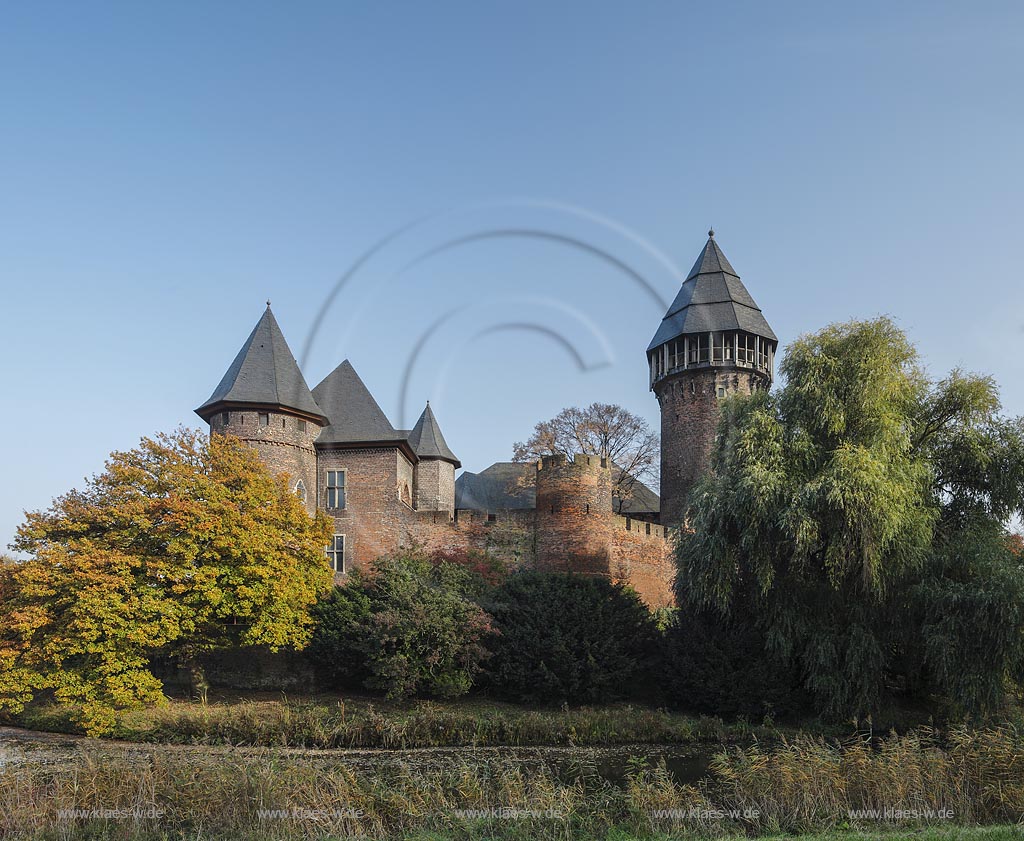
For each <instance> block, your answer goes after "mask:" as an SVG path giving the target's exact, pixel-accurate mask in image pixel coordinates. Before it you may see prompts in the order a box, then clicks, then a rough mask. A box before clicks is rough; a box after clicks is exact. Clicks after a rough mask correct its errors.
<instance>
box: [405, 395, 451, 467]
mask: <svg viewBox="0 0 1024 841" xmlns="http://www.w3.org/2000/svg"><path fill="white" fill-rule="evenodd" d="M409 446H410V447H412V450H413V452H414V453H416V455H417V456H419V457H420V458H434V459H441V460H442V461H450V462H451V463H452V464H454V465H455V466H456V467H462V462H460V461H459V460H458V459H457V458H456V457H455V453H453V452H452V451H451V450H450V449H448V445H447V444H446V443H445V441H444V436H443V435H442V434H441V427H440V426H438V424H437V418H435V417H434V413H433V411H432V410H431V408H430V401H429V400H428V401H427V408H425V409H424V410H423V414H422V415H420V419H419V420H418V421H416V426H414V427H413V428H412V431H411V432H410V433H409Z"/></svg>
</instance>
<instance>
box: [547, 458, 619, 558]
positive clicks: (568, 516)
mask: <svg viewBox="0 0 1024 841" xmlns="http://www.w3.org/2000/svg"><path fill="white" fill-rule="evenodd" d="M611 474H612V472H611V468H610V466H609V463H608V460H607V459H603V458H600V457H599V456H587V455H575V456H573V457H572V458H571V459H570V458H567V457H566V456H563V455H556V456H545V457H544V458H542V459H541V460H540V461H539V462H538V463H537V484H536V488H537V508H536V511H537V515H536V516H537V529H536V532H537V569H541V570H550V571H558V572H578V573H586V574H597V575H608V574H610V572H611V559H610V549H611V528H612V521H613V519H614V515H613V513H612V475H611Z"/></svg>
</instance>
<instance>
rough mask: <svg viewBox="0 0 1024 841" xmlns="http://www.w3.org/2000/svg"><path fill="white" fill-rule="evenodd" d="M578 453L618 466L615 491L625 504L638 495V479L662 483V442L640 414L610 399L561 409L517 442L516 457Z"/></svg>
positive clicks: (516, 459) (526, 457) (514, 455)
mask: <svg viewBox="0 0 1024 841" xmlns="http://www.w3.org/2000/svg"><path fill="white" fill-rule="evenodd" d="M576 453H583V454H585V455H592V456H600V457H601V458H605V459H608V461H609V463H611V464H614V465H615V466H616V468H617V469H618V470H617V473H616V478H615V485H614V487H613V489H612V493H613V496H614V498H615V499H616V500H618V506H620V507H621V505H622V503H623V502H624V501H627V500H629V499H631V498H632V497H633V490H634V487H635V485H636V483H637V482H638V481H641V482H642V481H645V480H649V481H650V482H651V483H652V484H654V485H655V486H656V485H657V483H658V470H659V468H660V465H661V442H660V439H659V437H658V434H657V433H656V432H654V431H653V430H652V429H651V428H650V426H649V425H648V423H647V421H646V420H644V419H643V418H642V417H640V416H639V415H634V414H633V413H632V412H630V411H628V410H627V409H624V408H623V407H622V406H617V405H613V404H608V403H591V404H590V405H589V406H587V407H586V408H585V409H580V408H576V407H570V408H567V409H562V411H561V412H559V413H558V414H557V415H555V416H554V417H553V418H551V420H547V421H541V422H540V423H538V424H537V425H536V426H535V427H534V428H533V435H531V436H530V438H529V440H528V441H525V442H517V443H516V444H515V445H514V447H513V455H512V459H513V461H537V460H539V459H540V458H542V457H543V456H550V455H564V456H567V457H569V458H572V456H573V455H574V454H576Z"/></svg>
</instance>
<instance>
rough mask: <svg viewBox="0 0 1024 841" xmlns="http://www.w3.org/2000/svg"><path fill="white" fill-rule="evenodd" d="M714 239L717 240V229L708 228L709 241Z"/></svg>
mask: <svg viewBox="0 0 1024 841" xmlns="http://www.w3.org/2000/svg"><path fill="white" fill-rule="evenodd" d="M714 238H715V229H714V228H708V239H714Z"/></svg>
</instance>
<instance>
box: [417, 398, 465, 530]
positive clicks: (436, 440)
mask: <svg viewBox="0 0 1024 841" xmlns="http://www.w3.org/2000/svg"><path fill="white" fill-rule="evenodd" d="M409 446H410V447H412V449H413V452H415V453H416V456H417V462H416V473H415V481H414V485H415V493H414V496H415V499H416V507H417V508H418V509H419V510H421V511H454V510H455V469H456V468H458V467H462V464H461V462H460V461H459V460H458V458H456V457H455V453H453V452H452V451H451V450H450V449H449V447H448V444H447V443H445V440H444V436H443V435H442V434H441V427H440V425H439V424H438V422H437V418H435V417H434V412H433V410H432V409H431V408H430V402H429V401H427V406H426V408H425V409H424V410H423V414H422V415H420V419H419V420H418V421H416V425H415V426H414V427H413V428H412V431H411V432H409Z"/></svg>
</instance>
